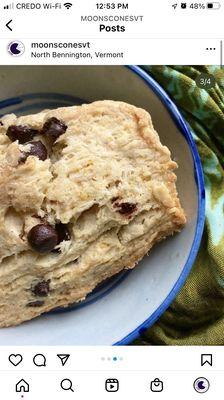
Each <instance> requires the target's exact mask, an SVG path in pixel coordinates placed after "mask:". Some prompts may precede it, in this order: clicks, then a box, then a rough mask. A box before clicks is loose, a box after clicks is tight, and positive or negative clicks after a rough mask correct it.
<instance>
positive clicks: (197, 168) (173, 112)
mask: <svg viewBox="0 0 224 400" xmlns="http://www.w3.org/2000/svg"><path fill="white" fill-rule="evenodd" d="M126 68H128V69H130V70H131V71H132V72H134V73H135V74H136V75H138V76H139V77H140V78H141V79H142V80H143V81H144V82H145V83H146V84H147V85H148V86H149V87H150V89H151V90H152V91H153V92H154V93H155V94H156V95H157V96H158V98H159V99H160V101H161V102H162V103H163V104H164V106H165V107H166V109H167V111H168V112H169V114H170V116H171V118H172V119H173V121H174V122H175V124H176V126H177V127H178V128H179V130H180V131H181V133H182V135H183V136H184V138H185V139H186V141H187V143H188V145H189V148H190V150H191V154H192V158H193V161H194V172H195V181H196V184H197V188H198V214H197V226H196V232H195V236H194V240H193V244H192V247H191V251H190V253H189V256H188V259H187V261H186V263H185V265H184V268H183V270H182V272H181V274H180V276H179V278H178V280H177V282H176V283H175V285H174V286H173V288H172V289H171V291H170V293H169V294H168V295H167V297H166V298H165V300H164V301H163V302H162V304H161V305H160V306H159V307H158V308H157V310H156V311H154V312H153V313H152V315H151V316H150V317H149V318H147V319H146V320H145V321H144V322H143V323H142V324H141V325H139V326H138V327H137V328H136V329H134V330H133V331H132V332H131V333H129V334H128V335H127V336H125V337H124V338H123V339H121V340H119V341H118V342H116V343H114V346H124V345H127V344H129V343H130V342H132V341H133V340H135V339H137V338H138V337H139V336H140V335H141V334H142V333H144V332H145V331H146V329H148V328H150V327H151V326H152V325H153V324H154V323H155V322H156V321H157V320H158V318H159V317H160V316H161V315H162V314H163V313H164V312H165V311H166V310H167V308H168V307H169V305H170V304H171V303H172V301H173V300H174V299H175V297H176V296H177V294H178V292H179V291H180V289H181V288H182V286H183V285H184V283H185V281H186V279H187V277H188V275H189V273H190V271H191V268H192V266H193V263H194V261H195V258H196V256H197V253H198V249H199V246H200V243H201V238H202V234H203V230H204V223H205V188H204V177H203V171H202V165H201V160H200V157H199V154H198V151H197V147H196V145H195V143H194V140H193V137H192V135H191V132H190V130H189V128H188V126H187V124H186V122H185V120H184V118H183V117H182V115H181V113H180V111H179V110H178V108H177V107H176V105H175V104H174V103H173V101H172V100H171V99H170V97H169V96H168V94H167V93H166V92H165V90H164V89H163V88H162V87H161V86H160V85H159V84H158V83H157V82H156V81H155V80H154V79H153V78H152V77H151V76H150V75H148V74H147V73H146V72H145V71H143V70H142V69H141V68H140V67H138V66H136V65H128V66H126Z"/></svg>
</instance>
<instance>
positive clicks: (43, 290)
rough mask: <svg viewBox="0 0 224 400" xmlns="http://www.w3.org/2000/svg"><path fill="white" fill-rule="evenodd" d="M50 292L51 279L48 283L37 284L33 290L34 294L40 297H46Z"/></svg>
mask: <svg viewBox="0 0 224 400" xmlns="http://www.w3.org/2000/svg"><path fill="white" fill-rule="evenodd" d="M49 291H50V279H48V281H41V282H39V283H37V284H36V285H35V286H34V287H33V289H32V292H33V294H34V295H35V296H38V297H46V296H47V295H48V293H49Z"/></svg>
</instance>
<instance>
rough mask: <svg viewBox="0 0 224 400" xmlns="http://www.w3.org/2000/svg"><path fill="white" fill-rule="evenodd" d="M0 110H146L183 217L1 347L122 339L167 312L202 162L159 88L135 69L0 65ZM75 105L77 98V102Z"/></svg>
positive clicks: (198, 200)
mask: <svg viewBox="0 0 224 400" xmlns="http://www.w3.org/2000/svg"><path fill="white" fill-rule="evenodd" d="M0 72H1V74H0V87H1V94H0V96H1V97H0V112H1V114H5V113H9V112H15V113H17V114H27V113H32V112H36V111H39V110H41V109H44V108H55V107H57V106H66V105H71V104H74V103H79V101H80V100H79V99H84V100H85V101H88V102H91V101H94V100H99V99H113V100H122V101H126V102H129V103H131V104H134V105H136V106H140V107H143V108H145V109H146V110H148V111H149V112H150V114H151V115H152V119H153V122H154V126H155V128H156V130H157V131H158V132H159V135H160V138H161V141H162V143H163V144H165V145H167V146H168V147H169V148H170V150H171V152H172V157H173V158H174V159H175V160H176V161H177V162H178V164H179V169H178V172H177V175H178V181H177V186H178V191H179V196H180V199H181V203H182V205H183V207H184V209H185V211H186V214H187V225H186V227H185V228H184V229H183V231H182V232H181V233H180V234H178V235H175V236H174V237H172V238H169V239H167V240H165V241H163V242H162V243H160V244H159V245H157V246H155V247H154V249H153V250H152V251H151V252H150V255H149V256H148V257H145V258H144V259H143V261H142V262H141V263H140V264H139V266H138V267H137V268H136V269H135V270H133V271H132V272H129V273H126V274H121V276H118V277H116V278H115V279H114V280H112V281H111V282H110V283H108V284H107V285H106V286H104V287H103V288H100V289H98V290H97V291H96V292H95V293H94V294H91V295H90V296H89V297H88V298H87V300H86V301H85V302H84V303H81V304H80V305H79V306H76V307H74V308H73V309H70V310H69V311H63V312H59V313H48V314H45V315H43V316H41V317H39V318H36V319H34V320H32V321H29V322H27V323H23V324H22V325H20V326H18V327H13V328H6V329H1V330H0V344H1V345H110V344H115V343H116V344H127V343H129V342H130V341H131V340H133V339H134V338H136V337H137V336H138V334H139V332H140V331H141V330H142V329H145V328H147V327H149V326H151V325H152V324H153V323H154V322H155V321H156V319H157V318H158V317H159V316H160V315H161V314H162V313H163V312H164V311H165V310H166V308H167V307H168V306H169V304H170V303H171V301H172V300H173V299H174V297H175V296H176V295H177V293H178V291H179V290H180V288H181V286H182V285H183V283H184V282H185V280H186V278H187V275H188V273H189V271H190V268H191V266H192V263H193V261H194V259H195V256H196V254H197V251H198V247H199V244H200V240H201V235H202V231H203V225H204V203H205V202H204V185H203V177H202V170H201V164H200V160H199V156H198V153H197V150H196V147H195V145H194V143H193V140H192V138H191V135H190V132H189V130H188V128H187V126H186V124H185V122H184V121H183V119H182V117H181V115H180V113H179V112H178V110H177V109H176V107H175V105H174V104H173V103H172V102H171V100H170V99H169V98H168V96H167V95H166V93H165V92H164V91H163V90H162V89H161V88H160V86H159V85H158V84H157V83H156V82H155V81H154V80H153V79H152V78H150V77H148V75H147V74H145V73H144V72H143V71H142V70H141V69H140V68H138V67H131V68H128V67H113V66H112V67H111V66H110V67H109V66H106V67H104V66H102V67H101V66H100V67H78V66H75V67H70V66H69V67H66V66H65V67H64V66H63V67H61V66H60V67H53V66H52V67H51V66H49V67H46V66H45V67H42V66H32V67H29V66H16V67H13V66H10V67H0ZM81 102H82V100H81Z"/></svg>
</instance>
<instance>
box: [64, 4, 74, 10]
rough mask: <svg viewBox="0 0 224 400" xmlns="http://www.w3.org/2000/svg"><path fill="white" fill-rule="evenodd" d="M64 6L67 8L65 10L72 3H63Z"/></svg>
mask: <svg viewBox="0 0 224 400" xmlns="http://www.w3.org/2000/svg"><path fill="white" fill-rule="evenodd" d="M64 6H65V8H67V10H68V9H69V8H71V7H72V3H64Z"/></svg>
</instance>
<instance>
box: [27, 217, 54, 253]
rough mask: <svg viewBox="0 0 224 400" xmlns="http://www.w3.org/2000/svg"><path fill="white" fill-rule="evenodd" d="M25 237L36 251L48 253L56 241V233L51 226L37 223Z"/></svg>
mask: <svg viewBox="0 0 224 400" xmlns="http://www.w3.org/2000/svg"><path fill="white" fill-rule="evenodd" d="M27 239H28V242H29V244H30V246H31V247H32V248H33V249H34V250H36V251H37V252H38V253H49V252H50V251H51V250H53V249H54V247H55V246H56V245H57V243H58V234H57V232H56V230H55V228H54V227H53V226H51V225H49V224H38V225H36V226H34V227H33V228H32V229H31V230H30V231H29V233H28V235H27Z"/></svg>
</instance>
